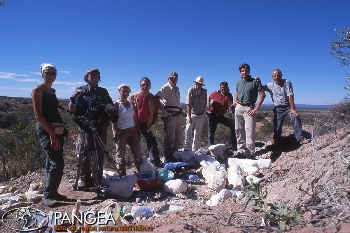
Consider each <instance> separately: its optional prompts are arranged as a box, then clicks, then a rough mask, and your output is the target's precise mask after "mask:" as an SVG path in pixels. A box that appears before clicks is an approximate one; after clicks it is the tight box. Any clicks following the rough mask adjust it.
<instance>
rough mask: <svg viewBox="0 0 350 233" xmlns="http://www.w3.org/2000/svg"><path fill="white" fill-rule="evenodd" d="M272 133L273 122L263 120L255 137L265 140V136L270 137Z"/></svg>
mask: <svg viewBox="0 0 350 233" xmlns="http://www.w3.org/2000/svg"><path fill="white" fill-rule="evenodd" d="M272 135H273V122H272V121H268V120H266V119H265V120H263V121H262V122H261V126H260V127H259V130H258V131H257V133H256V139H257V140H260V141H265V140H266V138H271V137H272Z"/></svg>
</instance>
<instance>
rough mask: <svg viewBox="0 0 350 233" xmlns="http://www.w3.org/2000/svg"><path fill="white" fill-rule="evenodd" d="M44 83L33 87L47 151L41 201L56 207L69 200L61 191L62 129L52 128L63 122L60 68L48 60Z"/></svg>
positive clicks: (40, 135)
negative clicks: (58, 84)
mask: <svg viewBox="0 0 350 233" xmlns="http://www.w3.org/2000/svg"><path fill="white" fill-rule="evenodd" d="M41 74H42V78H43V83H41V84H40V85H38V86H36V87H34V89H33V91H32V101H33V107H34V114H35V118H36V119H37V120H38V122H37V123H36V130H37V135H38V138H39V142H40V145H41V147H42V149H43V150H44V151H45V153H46V165H45V171H46V176H45V189H44V198H43V200H42V203H43V204H44V205H45V206H48V207H55V206H56V205H57V204H58V203H59V202H57V201H65V200H67V196H65V195H62V194H59V193H58V187H59V185H60V183H61V180H62V176H63V169H64V160H63V143H64V136H63V129H64V128H62V127H59V128H56V130H55V129H54V128H53V125H54V124H55V123H62V117H61V115H60V113H59V112H58V106H59V102H58V100H57V97H56V90H55V89H53V88H52V83H53V82H55V80H56V76H57V69H56V67H55V66H54V65H52V64H49V63H43V64H41Z"/></svg>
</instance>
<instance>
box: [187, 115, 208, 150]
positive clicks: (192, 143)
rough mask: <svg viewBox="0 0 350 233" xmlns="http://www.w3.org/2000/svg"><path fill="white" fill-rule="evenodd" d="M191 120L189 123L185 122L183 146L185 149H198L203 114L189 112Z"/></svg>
mask: <svg viewBox="0 0 350 233" xmlns="http://www.w3.org/2000/svg"><path fill="white" fill-rule="evenodd" d="M191 120H192V123H191V124H186V130H185V147H186V148H187V149H190V148H191V149H192V150H198V149H200V147H201V132H202V128H203V124H204V121H205V114H204V113H203V114H201V115H195V114H191ZM192 135H193V136H192Z"/></svg>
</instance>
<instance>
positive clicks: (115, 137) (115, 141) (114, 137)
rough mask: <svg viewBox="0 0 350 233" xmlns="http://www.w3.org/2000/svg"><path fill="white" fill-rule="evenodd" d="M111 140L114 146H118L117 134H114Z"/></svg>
mask: <svg viewBox="0 0 350 233" xmlns="http://www.w3.org/2000/svg"><path fill="white" fill-rule="evenodd" d="M113 140H114V143H115V144H119V136H118V134H114V135H113Z"/></svg>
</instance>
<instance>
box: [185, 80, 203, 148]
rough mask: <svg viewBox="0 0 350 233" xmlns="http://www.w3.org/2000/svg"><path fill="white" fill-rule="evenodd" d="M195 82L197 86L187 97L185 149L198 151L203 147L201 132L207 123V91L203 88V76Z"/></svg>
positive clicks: (189, 91)
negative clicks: (205, 122)
mask: <svg viewBox="0 0 350 233" xmlns="http://www.w3.org/2000/svg"><path fill="white" fill-rule="evenodd" d="M193 82H194V83H195V85H194V86H193V87H191V88H189V89H188V91H187V96H186V110H187V117H186V130H185V148H186V149H189V148H192V150H198V149H200V147H201V132H202V128H203V123H204V121H205V114H204V113H205V107H206V105H207V89H205V88H203V86H204V79H203V78H202V77H201V76H198V77H197V78H196V80H194V81H193ZM192 131H194V132H192ZM192 134H194V137H192Z"/></svg>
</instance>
